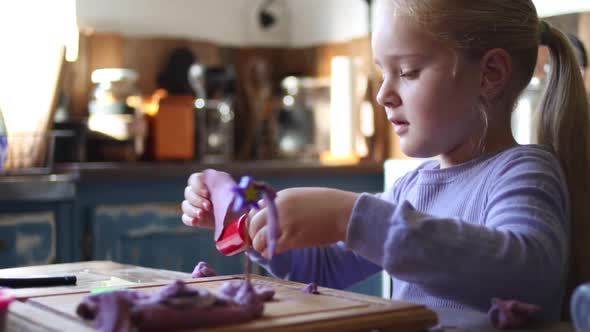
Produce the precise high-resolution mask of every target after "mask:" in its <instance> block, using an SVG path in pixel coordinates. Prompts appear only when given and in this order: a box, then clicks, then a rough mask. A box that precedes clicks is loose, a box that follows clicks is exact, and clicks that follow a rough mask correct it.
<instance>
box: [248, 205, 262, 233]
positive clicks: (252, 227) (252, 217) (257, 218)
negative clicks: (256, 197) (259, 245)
mask: <svg viewBox="0 0 590 332" xmlns="http://www.w3.org/2000/svg"><path fill="white" fill-rule="evenodd" d="M265 215H266V213H265V210H259V211H256V210H250V212H248V236H249V237H250V238H251V239H252V240H254V237H255V236H256V234H257V233H258V232H260V230H261V229H262V227H264V226H266V217H265Z"/></svg>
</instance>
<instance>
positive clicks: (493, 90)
mask: <svg viewBox="0 0 590 332" xmlns="http://www.w3.org/2000/svg"><path fill="white" fill-rule="evenodd" d="M481 70H482V76H481V93H482V95H483V96H484V97H486V98H489V99H491V98H495V97H497V96H498V95H500V94H501V93H502V91H503V90H504V88H505V87H506V85H508V82H509V81H510V78H511V77H512V58H511V57H510V54H508V52H506V50H504V49H501V48H494V49H491V50H489V51H488V52H487V53H486V54H485V55H484V56H483V58H482V60H481Z"/></svg>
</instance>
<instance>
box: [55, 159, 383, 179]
mask: <svg viewBox="0 0 590 332" xmlns="http://www.w3.org/2000/svg"><path fill="white" fill-rule="evenodd" d="M207 168H214V169H217V170H221V171H225V172H228V173H230V174H232V175H234V176H241V175H245V174H248V175H251V176H254V177H259V176H268V177H274V176H279V177H282V176H325V175H329V176H339V175H382V174H383V163H380V162H363V163H359V164H354V165H345V164H342V165H324V164H321V163H320V162H319V161H288V160H267V161H229V162H222V163H200V162H99V163H71V164H59V165H57V166H56V171H57V172H59V173H72V174H75V175H76V176H77V177H78V178H79V179H80V180H81V181H101V180H113V179H118V178H121V179H140V178H154V177H156V178H172V177H187V176H188V175H190V174H191V173H193V172H198V171H201V170H204V169H207Z"/></svg>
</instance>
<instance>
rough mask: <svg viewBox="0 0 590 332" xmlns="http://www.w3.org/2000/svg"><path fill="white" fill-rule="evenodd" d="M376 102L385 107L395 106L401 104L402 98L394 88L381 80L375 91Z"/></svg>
mask: <svg viewBox="0 0 590 332" xmlns="http://www.w3.org/2000/svg"><path fill="white" fill-rule="evenodd" d="M377 102H378V103H379V105H381V106H383V107H386V108H396V107H400V106H401V104H402V99H401V97H400V96H399V94H398V93H397V92H396V91H395V89H393V88H392V87H391V86H388V84H386V82H383V83H382V84H381V87H380V88H379V92H378V93H377Z"/></svg>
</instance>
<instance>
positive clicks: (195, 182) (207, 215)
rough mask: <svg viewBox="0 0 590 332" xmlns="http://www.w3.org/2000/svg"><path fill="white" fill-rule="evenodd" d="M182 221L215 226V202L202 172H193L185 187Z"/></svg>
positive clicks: (203, 225)
mask: <svg viewBox="0 0 590 332" xmlns="http://www.w3.org/2000/svg"><path fill="white" fill-rule="evenodd" d="M181 208H182V213H183V215H182V222H183V223H184V224H185V225H187V226H197V227H206V228H214V227H215V218H214V217H213V204H212V203H211V201H210V193H209V189H208V188H207V186H206V185H205V183H204V182H203V174H202V173H193V174H191V176H190V177H189V178H188V186H187V187H186V188H184V201H182V204H181Z"/></svg>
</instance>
